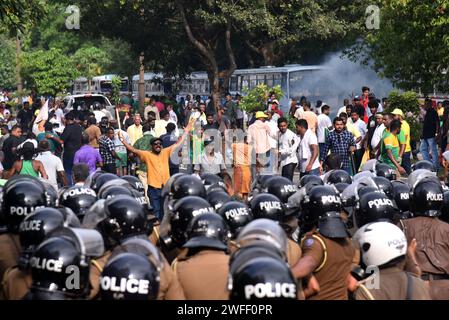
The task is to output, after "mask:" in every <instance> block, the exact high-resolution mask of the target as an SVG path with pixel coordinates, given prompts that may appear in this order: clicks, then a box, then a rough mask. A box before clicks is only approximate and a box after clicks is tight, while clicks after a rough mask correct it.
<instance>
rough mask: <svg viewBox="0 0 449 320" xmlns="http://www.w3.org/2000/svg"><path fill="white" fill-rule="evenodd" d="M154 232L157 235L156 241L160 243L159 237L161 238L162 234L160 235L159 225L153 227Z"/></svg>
mask: <svg viewBox="0 0 449 320" xmlns="http://www.w3.org/2000/svg"><path fill="white" fill-rule="evenodd" d="M153 232H154V234H155V235H156V243H158V242H159V239H160V236H159V226H158V225H157V226H154V227H153Z"/></svg>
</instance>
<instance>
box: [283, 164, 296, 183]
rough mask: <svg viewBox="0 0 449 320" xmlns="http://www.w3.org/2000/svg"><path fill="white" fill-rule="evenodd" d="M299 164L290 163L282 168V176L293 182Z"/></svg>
mask: <svg viewBox="0 0 449 320" xmlns="http://www.w3.org/2000/svg"><path fill="white" fill-rule="evenodd" d="M297 165H298V164H297V163H289V164H287V165H285V166H283V167H282V176H283V177H286V178H288V179H290V180H291V181H293V176H294V174H295V168H296V166H297Z"/></svg>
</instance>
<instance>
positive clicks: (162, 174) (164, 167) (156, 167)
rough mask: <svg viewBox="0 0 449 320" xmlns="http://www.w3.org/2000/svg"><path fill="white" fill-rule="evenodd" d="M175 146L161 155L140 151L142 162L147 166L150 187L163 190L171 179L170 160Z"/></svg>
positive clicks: (164, 150)
mask: <svg viewBox="0 0 449 320" xmlns="http://www.w3.org/2000/svg"><path fill="white" fill-rule="evenodd" d="M172 149H173V146H170V147H168V148H164V149H162V151H161V152H160V153H159V154H156V153H154V152H152V151H143V150H138V152H137V155H138V156H139V158H140V160H141V161H143V162H145V163H146V164H147V180H148V185H149V186H150V187H153V188H156V189H161V188H162V186H163V185H164V184H166V183H167V181H168V179H169V178H170V169H169V159H170V155H171V151H172Z"/></svg>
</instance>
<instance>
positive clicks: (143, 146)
mask: <svg viewBox="0 0 449 320" xmlns="http://www.w3.org/2000/svg"><path fill="white" fill-rule="evenodd" d="M151 139H153V135H152V134H150V133H149V132H145V133H144V134H143V136H142V138H140V139H139V140H137V141H136V143H134V145H133V147H134V148H136V149H139V150H144V151H150V150H151ZM139 170H141V171H145V172H146V171H147V164H146V163H145V162H144V161H141V162H140V165H139Z"/></svg>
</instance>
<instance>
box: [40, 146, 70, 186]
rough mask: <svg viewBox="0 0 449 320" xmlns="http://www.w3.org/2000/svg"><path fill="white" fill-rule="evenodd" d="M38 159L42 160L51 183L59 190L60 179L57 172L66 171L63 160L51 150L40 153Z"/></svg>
mask: <svg viewBox="0 0 449 320" xmlns="http://www.w3.org/2000/svg"><path fill="white" fill-rule="evenodd" d="M36 160H39V161H40V162H42V165H43V166H44V169H45V172H46V173H47V176H48V182H50V183H51V185H52V186H53V187H55V189H56V190H58V180H57V177H58V175H57V173H58V172H63V171H64V166H63V165H62V161H61V159H60V158H58V157H57V156H55V155H53V154H51V152H50V151H45V152H42V153H41V154H40V155H38V156H37V157H36Z"/></svg>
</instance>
